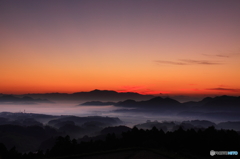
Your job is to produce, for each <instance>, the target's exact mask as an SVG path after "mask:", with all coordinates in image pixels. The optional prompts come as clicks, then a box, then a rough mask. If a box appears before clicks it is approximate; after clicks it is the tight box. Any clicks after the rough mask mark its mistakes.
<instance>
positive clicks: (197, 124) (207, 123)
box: [182, 120, 216, 128]
mask: <svg viewBox="0 0 240 159" xmlns="http://www.w3.org/2000/svg"><path fill="white" fill-rule="evenodd" d="M182 123H188V124H191V125H193V126H195V127H203V128H208V127H210V126H216V124H215V123H213V122H211V121H207V120H191V121H183V122H182Z"/></svg>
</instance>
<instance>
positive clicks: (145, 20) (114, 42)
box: [0, 0, 240, 96]
mask: <svg viewBox="0 0 240 159" xmlns="http://www.w3.org/2000/svg"><path fill="white" fill-rule="evenodd" d="M239 8H240V1H239V0H199V1H193V0H175V1H173V0H169V1H168V0H152V1H150V0H148V1H147V0H96V1H93V0H65V1H62V0H58V1H53V0H52V1H50V0H41V1H37V0H36V1H32V0H29V1H26V0H21V1H19V0H15V1H13V0H0V93H11V94H23V93H50V92H66V93H73V92H79V91H90V90H93V89H104V90H116V91H119V92H125V91H133V92H139V93H143V94H159V93H162V94H170V95H171V94H172V95H173V94H175V95H190V94H192V95H197V94H210V95H211V94H216V95H219V94H221V95H222V94H228V95H238V96H239V95H240V17H239V15H240V9H239Z"/></svg>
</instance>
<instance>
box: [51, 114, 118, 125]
mask: <svg viewBox="0 0 240 159" xmlns="http://www.w3.org/2000/svg"><path fill="white" fill-rule="evenodd" d="M64 121H72V122H74V123H75V124H76V125H79V126H82V125H83V124H84V123H86V122H89V121H97V122H101V123H104V124H106V125H117V124H121V123H122V121H121V120H120V119H119V118H113V117H100V116H89V117H77V116H63V117H61V118H58V119H54V120H50V121H49V122H48V124H49V125H51V126H55V125H56V124H59V123H61V122H64Z"/></svg>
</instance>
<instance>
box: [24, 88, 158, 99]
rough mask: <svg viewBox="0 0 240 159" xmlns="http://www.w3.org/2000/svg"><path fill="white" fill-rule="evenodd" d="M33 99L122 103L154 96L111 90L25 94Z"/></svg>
mask: <svg viewBox="0 0 240 159" xmlns="http://www.w3.org/2000/svg"><path fill="white" fill-rule="evenodd" d="M25 96H29V97H32V98H46V99H49V100H75V101H80V100H95V101H96V100H100V101H121V100H126V99H134V100H148V99H151V98H153V97H154V96H153V95H142V94H139V93H134V92H116V91H111V90H98V89H95V90H92V91H89V92H76V93H72V94H67V93H45V94H25Z"/></svg>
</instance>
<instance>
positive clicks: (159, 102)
mask: <svg viewBox="0 0 240 159" xmlns="http://www.w3.org/2000/svg"><path fill="white" fill-rule="evenodd" d="M115 106H121V107H131V108H145V109H148V108H149V109H151V108H154V109H172V108H175V109H179V108H181V106H182V105H181V103H180V102H178V101H176V100H174V99H171V98H162V97H155V98H152V99H150V100H146V101H139V102H138V101H135V100H130V99H129V100H125V101H123V102H118V103H116V104H115Z"/></svg>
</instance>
